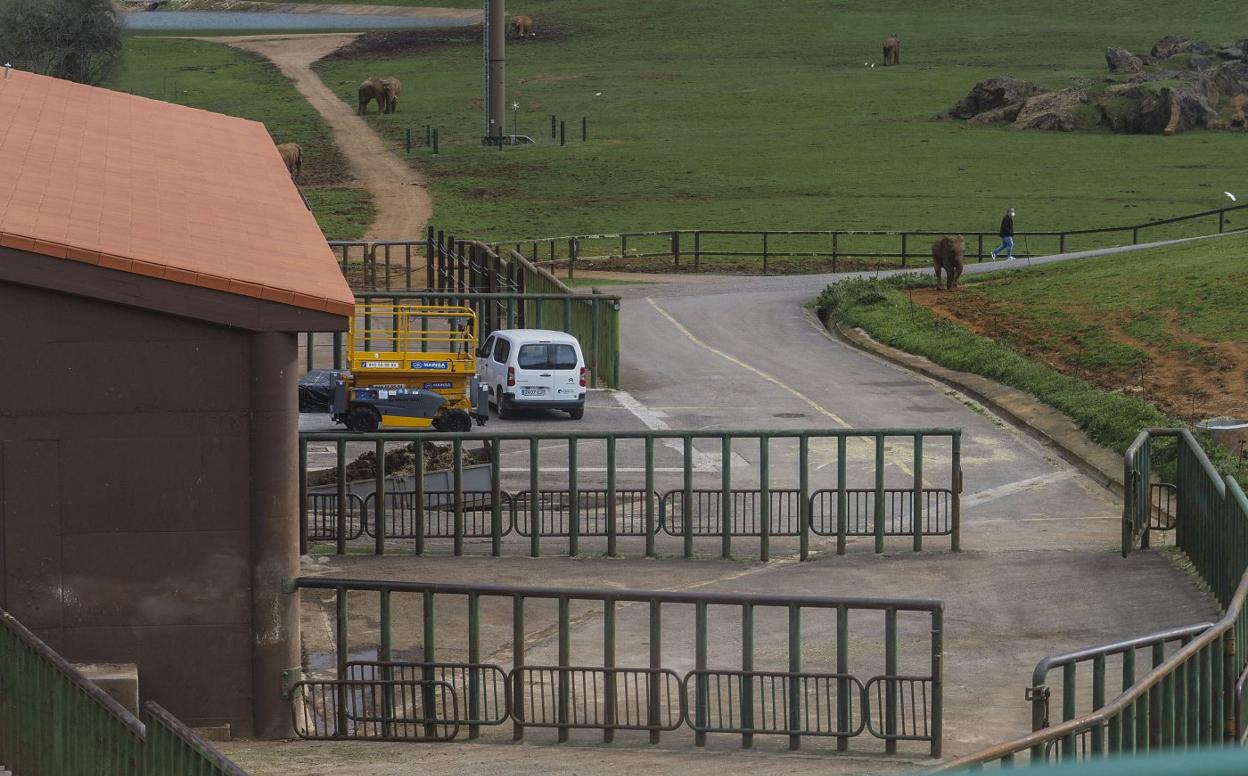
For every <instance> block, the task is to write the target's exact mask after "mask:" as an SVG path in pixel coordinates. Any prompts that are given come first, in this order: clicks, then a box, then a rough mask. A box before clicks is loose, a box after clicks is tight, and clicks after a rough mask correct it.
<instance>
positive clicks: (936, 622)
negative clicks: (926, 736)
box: [932, 609, 945, 757]
mask: <svg viewBox="0 0 1248 776" xmlns="http://www.w3.org/2000/svg"><path fill="white" fill-rule="evenodd" d="M944 621H945V614H944V612H943V611H941V610H940V609H937V610H936V611H934V612H932V757H940V754H941V738H942V737H943V736H944V718H945V707H944V694H945V692H944V691H945V676H944V673H945V668H944V663H945V622H944Z"/></svg>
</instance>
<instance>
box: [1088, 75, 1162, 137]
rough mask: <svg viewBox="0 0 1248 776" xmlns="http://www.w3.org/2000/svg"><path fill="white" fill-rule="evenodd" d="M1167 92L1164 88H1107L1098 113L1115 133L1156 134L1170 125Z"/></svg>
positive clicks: (1131, 86) (1132, 86) (1134, 86)
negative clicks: (1105, 97)
mask: <svg viewBox="0 0 1248 776" xmlns="http://www.w3.org/2000/svg"><path fill="white" fill-rule="evenodd" d="M1167 92H1168V90H1166V89H1162V90H1157V89H1153V88H1150V87H1148V86H1142V85H1136V84H1132V85H1130V86H1129V87H1127V88H1125V89H1108V90H1106V96H1107V98H1108V99H1106V100H1104V101H1102V102H1101V114H1102V116H1103V117H1104V119H1105V123H1106V124H1108V125H1109V128H1110V129H1112V130H1113V131H1115V132H1125V133H1128V134H1132V135H1159V134H1161V133H1162V132H1164V131H1165V129H1166V127H1167V126H1168V125H1169V124H1170V112H1171V111H1170V96H1169V94H1168V93H1167ZM1163 93H1165V94H1164V96H1163Z"/></svg>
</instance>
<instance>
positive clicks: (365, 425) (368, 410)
mask: <svg viewBox="0 0 1248 776" xmlns="http://www.w3.org/2000/svg"><path fill="white" fill-rule="evenodd" d="M380 425H381V416H380V415H378V414H377V410H375V409H373V408H372V407H352V408H351V411H350V412H348V413H347V428H349V429H351V430H352V431H359V432H362V433H365V434H371V433H372V432H374V431H376V430H377V428H378V427H379V426H380Z"/></svg>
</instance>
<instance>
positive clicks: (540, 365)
mask: <svg viewBox="0 0 1248 776" xmlns="http://www.w3.org/2000/svg"><path fill="white" fill-rule="evenodd" d="M516 364H517V365H518V366H519V367H520V368H521V369H576V348H574V347H572V346H571V345H568V344H566V343H545V342H544V343H541V344H533V345H521V346H520V354H519V355H518V356H516Z"/></svg>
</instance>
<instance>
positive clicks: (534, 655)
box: [291, 577, 944, 757]
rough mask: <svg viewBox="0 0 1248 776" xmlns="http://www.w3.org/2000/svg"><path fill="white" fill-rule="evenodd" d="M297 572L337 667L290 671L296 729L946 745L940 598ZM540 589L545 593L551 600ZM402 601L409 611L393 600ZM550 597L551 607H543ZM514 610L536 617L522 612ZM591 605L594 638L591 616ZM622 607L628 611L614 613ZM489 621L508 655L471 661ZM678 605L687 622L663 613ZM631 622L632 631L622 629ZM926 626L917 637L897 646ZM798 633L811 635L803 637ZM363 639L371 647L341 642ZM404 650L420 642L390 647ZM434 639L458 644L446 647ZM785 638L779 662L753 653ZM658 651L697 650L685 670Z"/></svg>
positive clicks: (685, 658) (685, 656)
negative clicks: (324, 597) (330, 636)
mask: <svg viewBox="0 0 1248 776" xmlns="http://www.w3.org/2000/svg"><path fill="white" fill-rule="evenodd" d="M291 589H292V590H299V589H303V590H324V591H331V592H332V593H333V594H334V599H333V606H334V609H335V643H334V650H335V652H334V657H335V661H334V662H335V667H336V670H335V674H334V677H333V678H331V679H321V678H316V679H309V680H307V681H305V682H301V683H299V684H298V685H296V698H297V700H298V702H297V703H296V709H297V710H296V716H295V719H296V723H297V732H298V733H299V734H300V735H301V736H303V737H307V738H340V739H342V738H370V739H378V738H382V739H404V740H447V739H451V738H455V737H456V736H457V735H458V734H459V732H460V731H461V730H464V731H466V734H467V737H468V738H469V739H473V738H477V737H479V736H480V735H482V733H483V730H484V729H485V728H489V727H492V726H499V725H502V724H504V723H505V722H506V721H508V720H510V722H511V727H512V737H513V738H514V739H515V740H521V739H523V738H524V737H525V735H526V733H527V732H528V731H529V730H530V729H532V728H552V729H554V730H555V731H557V736H558V740H559V741H567V740H568V737H569V733H570V731H573V730H601V731H602V732H603V737H604V740H606V741H611V740H613V738H614V736H615V733H616V732H617V731H624V730H635V731H645V732H648V734H649V740H650V742H651V743H659V741H660V740H661V739H662V737H663V735H664V734H665V733H672V732H673V731H679V730H682V729H684V730H685V731H686V732H692V733H693V739H694V743H695V744H696V745H697V746H704V745H705V744H706V740H707V735H708V734H733V735H739V736H740V737H741V742H742V746H744V747H750V746H752V745H753V742H754V737H755V736H760V735H775V736H783V737H786V738H787V739H788V744H789V748H791V749H797V748H799V747H800V746H801V744H802V742H803V739H806V738H810V737H821V738H827V739H835V741H836V749H837V750H838V751H846V750H847V749H848V748H849V741H850V739H851V738H855V737H858V736H863V735H864V734H865V735H866V736H867V737H871V738H874V739H877V740H881V741H883V742H884V750H885V751H886V752H890V753H891V752H895V751H897V749H898V742H902V741H917V742H922V743H925V744H927V749H928V751H929V752H930V754H931V755H932V756H933V757H939V756H940V749H941V729H942V715H943V700H942V686H943V682H942V673H941V672H942V665H941V663H942V657H943V646H942V644H943V632H942V621H943V611H944V605H943V604H942V603H941V602H940V601H936V600H929V599H908V600H907V599H878V598H843V597H829V596H801V595H773V594H760V593H741V594H736V593H717V592H669V591H652V590H620V589H602V590H597V589H588V588H543V587H513V586H502V585H460V584H441V583H425V582H388V581H365V580H348V579H330V578H324V577H302V578H299V579H296V580H293V581H292V582H291ZM374 598H375V601H374V600H371V599H374ZM404 599H406V600H404ZM362 600H363V601H367V602H368V603H367V604H362V603H361V601H362ZM541 601H546V602H554V611H553V612H551V611H549V609H550V607H549V604H547V605H546V606H545V607H543V606H542V605H541V604H540V603H539V602H541ZM409 603H410V604H411V606H412V607H414V608H415V609H418V610H419V612H418V613H416V612H415V611H413V608H405V607H406V606H407V605H408V604H409ZM369 604H375V606H376V609H375V610H373V611H375V615H376V619H375V620H373V619H372V611H370V613H369V614H367V615H361V616H362V617H364V618H365V619H368V620H369V621H370V622H373V623H379V624H380V631H379V632H378V633H377V636H376V638H377V641H376V642H372V641H370V640H368V639H364V640H361V639H358V638H352V636H351V633H352V628H351V624H350V623H351V613H352V612H353V611H355V610H356V609H357V608H358V607H360V606H367V605H369ZM635 606H640V607H641V609H642V611H635V610H634V607H635ZM465 607H466V611H467V613H468V621H467V624H466V629H464V628H462V627H461V626H459V625H457V626H455V628H454V629H453V630H452V633H453V634H454V636H447V635H445V634H443V633H440V632H439V630H438V622H439V620H438V618H437V612H439V611H453V612H456V613H458V612H462V611H464V610H465ZM574 607H575V608H576V610H577V617H576V623H577V629H578V632H577V633H576V639H575V643H576V645H577V649H576V651H577V653H578V654H577V657H578V658H579V659H576V660H574V658H573V641H574V639H573V617H572V612H573V608H574ZM586 607H592V611H590V612H589V613H587V612H586ZM396 611H406V612H409V617H410V622H411V623H413V624H419V628H418V631H419V633H418V635H417V634H416V633H413V632H412V631H411V630H407V631H403V626H404V623H403V622H396V616H395V612H396ZM551 614H553V616H554V619H555V622H554V623H553V624H552V623H549V622H547V621H546V620H545V619H542V618H549V617H550V615H551ZM526 616H527V617H529V618H530V621H531V619H533V618H534V617H536V618H538V619H539V623H538V624H537V625H531V624H528V625H526ZM595 620H596V621H597V624H598V628H599V629H600V632H601V634H600V638H594V637H592V636H591V634H590V633H589V632H586V631H587V630H589V631H592V630H593V626H589V627H588V629H587V625H588V623H590V622H592V621H595ZM621 620H623V621H624V622H625V623H630V622H631V623H634V624H635V626H639V627H636V629H635V630H629V629H628V627H629V626H628V625H627V624H625V625H624V626H623V627H620V623H621ZM643 622H644V623H648V625H643V624H642V623H643ZM781 622H783V623H784V624H785V627H778V626H779V624H780V623H781ZM483 623H489V624H490V625H489V627H491V628H494V629H498V628H500V627H502V628H505V627H506V625H504V623H510V629H511V633H510V636H511V638H510V643H511V654H510V660H509V661H507V662H497V660H498V659H497V658H495V661H496V662H489V661H483V659H482V649H481V647H482V645H481V636H480V634H481V630H482V625H483ZM665 623H666V624H667V625H668V626H669V630H667V631H666V632H665V628H664V624H665ZM688 623H692V631H693V633H692V638H690V634H689V633H688V631H684V632H678V633H672V632H671V630H670V626H674V627H676V628H680V627H683V626H684V625H686V624H688ZM734 627H735V628H737V629H738V634H739V642H738V641H737V640H735V639H734V645H735V644H737V643H739V645H740V648H739V651H737V650H736V648H735V646H734V650H732V654H733V657H731V658H730V657H727V656H726V651H725V650H724V649H722V646H721V645H720V644H719V643H714V644H712V642H711V639H710V634H711V633H712V632H715V633H723V632H724V629H725V628H730V629H731V628H734ZM396 631H403V632H407V633H409V634H410V636H409V637H410V638H412V639H413V640H414V641H413V643H412V644H410V645H406V644H396V643H395V639H396ZM641 631H644V635H643V633H642V632H641ZM851 631H852V634H853V644H854V648H853V653H852V656H851V651H850V648H849V645H850V641H851V639H850V636H851ZM625 634H627V637H631V639H632V640H631V641H629V640H627V639H626V640H621V638H620V637H621V636H622V635H625ZM873 634H874V635H873ZM461 636H462V639H463V641H462V642H461V641H460V640H459V639H460V637H461ZM924 641H925V642H926V644H925V647H924V648H921V649H912V650H907V649H906V647H907V645H916V646H917V645H918V644H920V643H923V642H924ZM552 642H553V643H552ZM828 642H833V643H834V644H835V649H834V650H828V649H827V647H826V645H827V643H828ZM587 643H592V644H593V645H594V646H593V647H586V646H585V644H587ZM804 643H805V644H810V643H818V644H819V645H820V646H819V649H809V648H807V649H806V650H805V651H804V650H803V644H804ZM641 645H644V646H641ZM672 645H675V647H673V646H672ZM374 647H375V650H376V655H377V660H375V661H358V660H352V659H351V656H352V655H354V654H358V653H360V652H369V651H372V650H373V649H374ZM400 650H405V651H407V652H408V653H409V654H411V653H413V652H414V653H416V654H418V655H419V659H416V660H408V661H396V660H395V659H394V655H395V654H396V653H397V652H399V651H400ZM445 651H449V652H452V653H454V654H459V655H466V656H467V660H465V661H463V662H454V661H451V662H447V661H444V660H441V659H440V658H439V654H440V653H442V652H445ZM590 652H592V653H593V655H592V657H591V655H590V654H589V653H590ZM642 655H644V657H638V656H642ZM779 655H783V656H784V657H783V660H782V662H779V663H777V664H775V665H761V664H760V663H762V662H764V661H766V660H767V659H768V657H769V656H770V659H771V660H779V659H780V658H778V657H777V656H779ZM823 663H826V665H823ZM903 665H904V666H905V667H906V668H907V669H908V671H907V672H903V670H902V666H903ZM670 666H693V668H692V670H686V671H684V673H683V674H682V673H678V672H677V671H676V670H675V669H674V668H672V667H670Z"/></svg>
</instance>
